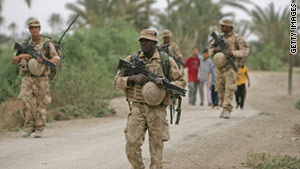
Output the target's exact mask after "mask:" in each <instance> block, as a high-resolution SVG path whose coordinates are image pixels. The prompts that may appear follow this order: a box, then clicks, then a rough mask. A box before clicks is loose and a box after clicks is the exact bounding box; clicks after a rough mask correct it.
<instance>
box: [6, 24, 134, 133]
mask: <svg viewBox="0 0 300 169" xmlns="http://www.w3.org/2000/svg"><path fill="white" fill-rule="evenodd" d="M137 39H138V32H137V31H136V30H135V28H134V26H133V24H131V23H129V24H128V22H126V21H124V20H122V19H115V20H112V21H111V22H110V23H109V24H108V25H106V26H105V27H103V28H97V29H95V28H86V29H81V30H76V31H75V32H74V33H73V34H72V35H70V34H69V35H68V36H66V38H65V39H64V41H63V47H64V49H63V56H62V59H61V61H62V64H61V65H62V66H61V70H60V71H57V75H56V77H55V78H54V80H53V81H52V82H51V83H50V88H51V94H52V100H53V101H52V104H51V105H49V107H48V109H49V112H50V113H48V116H47V122H50V121H52V120H53V119H54V120H68V119H74V118H86V117H91V116H94V117H102V116H106V115H109V114H114V113H115V111H114V110H113V109H111V108H110V107H109V99H111V98H113V97H116V96H120V95H122V92H121V91H117V90H115V89H113V78H114V75H115V73H116V72H117V64H118V60H119V58H124V57H126V56H127V55H129V54H132V53H134V52H135V51H136V50H137V49H138V48H139V45H138V40H137ZM8 43H9V44H8ZM8 43H7V44H2V45H0V67H1V69H0V79H1V81H0V103H2V102H4V101H7V100H9V99H12V98H14V99H16V98H17V96H18V94H19V85H20V84H21V79H22V76H21V75H17V65H13V64H11V59H12V56H13V52H14V51H13V44H12V43H11V42H8ZM13 107H15V106H13ZM1 113H2V112H0V114H1ZM19 114H20V113H19ZM3 119H4V117H3ZM0 123H1V121H0ZM19 123H21V119H20V120H19ZM19 127H22V126H15V127H14V126H10V128H19ZM0 128H1V124H0Z"/></svg>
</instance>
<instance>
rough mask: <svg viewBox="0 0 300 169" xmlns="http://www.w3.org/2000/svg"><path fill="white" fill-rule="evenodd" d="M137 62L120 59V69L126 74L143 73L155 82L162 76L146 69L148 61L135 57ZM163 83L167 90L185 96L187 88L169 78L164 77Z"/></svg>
mask: <svg viewBox="0 0 300 169" xmlns="http://www.w3.org/2000/svg"><path fill="white" fill-rule="evenodd" d="M134 62H135V63H131V62H128V61H126V60H124V59H120V60H119V65H118V69H121V70H124V71H125V75H126V76H131V75H137V74H143V75H145V76H147V77H148V78H149V80H150V81H152V82H155V79H157V78H162V76H161V75H158V74H155V73H153V72H150V71H148V70H146V69H145V67H146V64H147V63H146V62H145V61H143V60H141V59H139V58H135V59H134ZM162 82H163V85H164V88H165V90H166V91H169V92H171V93H173V94H174V95H178V96H185V93H186V91H187V90H186V89H184V88H181V87H178V86H176V85H174V84H172V83H170V82H169V81H168V80H166V79H164V80H163V81H162Z"/></svg>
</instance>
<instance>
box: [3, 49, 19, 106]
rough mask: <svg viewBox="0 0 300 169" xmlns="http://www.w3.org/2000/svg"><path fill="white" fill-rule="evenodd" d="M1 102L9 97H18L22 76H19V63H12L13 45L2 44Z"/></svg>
mask: <svg viewBox="0 0 300 169" xmlns="http://www.w3.org/2000/svg"><path fill="white" fill-rule="evenodd" d="M0 53H1V54H0V67H1V69H0V79H1V80H0V103H2V102H3V101H5V100H6V99H7V98H12V97H17V95H18V93H19V85H20V83H21V79H22V77H20V76H18V69H17V65H13V64H12V56H13V53H14V51H13V46H12V45H8V46H7V45H1V46H0Z"/></svg>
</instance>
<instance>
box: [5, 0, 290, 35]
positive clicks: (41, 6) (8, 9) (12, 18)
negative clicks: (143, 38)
mask: <svg viewBox="0 0 300 169" xmlns="http://www.w3.org/2000/svg"><path fill="white" fill-rule="evenodd" d="M76 1H77V0H32V4H31V7H30V8H29V7H28V6H27V4H26V3H25V0H4V1H3V10H2V16H3V17H4V19H5V20H4V27H2V28H1V29H0V31H1V32H4V33H6V34H8V35H10V34H11V33H10V31H9V30H8V25H9V24H10V23H12V22H14V23H16V24H17V33H18V34H21V32H24V31H27V30H28V29H27V27H26V26H25V25H26V24H25V22H26V20H27V19H28V18H29V17H35V18H38V19H39V20H40V23H41V25H42V31H41V32H49V33H50V32H51V27H50V26H49V25H48V22H47V21H48V19H49V17H50V15H51V14H52V13H58V14H60V15H61V16H62V18H63V19H64V22H66V21H67V19H68V18H69V16H70V15H71V13H72V12H71V11H70V10H68V9H66V7H65V6H66V4H67V3H76ZM170 1H172V0H170ZM214 1H216V2H217V1H218V0H214ZM252 2H254V3H255V4H257V5H259V6H261V7H262V8H264V7H266V6H267V5H268V4H269V3H271V2H274V4H275V8H276V10H278V11H279V10H280V9H281V8H282V7H285V6H287V5H289V3H290V0H252ZM166 7H167V0H157V2H156V3H155V4H154V5H153V8H156V9H160V10H161V11H162V10H164V9H165V8H166ZM248 8H249V9H251V8H250V6H249V7H248ZM223 12H233V13H235V15H236V16H235V18H234V19H236V20H241V19H246V20H250V18H249V16H247V15H246V14H245V13H244V12H243V11H241V10H237V9H235V8H230V7H226V8H223ZM65 27H67V25H65Z"/></svg>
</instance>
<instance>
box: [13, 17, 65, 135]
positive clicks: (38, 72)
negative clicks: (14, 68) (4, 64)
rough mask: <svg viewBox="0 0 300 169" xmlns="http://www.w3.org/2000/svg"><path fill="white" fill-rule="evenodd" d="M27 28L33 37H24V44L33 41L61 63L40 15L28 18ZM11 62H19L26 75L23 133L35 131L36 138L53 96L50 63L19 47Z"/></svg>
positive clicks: (38, 51) (23, 83) (44, 121)
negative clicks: (21, 51) (43, 26)
mask: <svg viewBox="0 0 300 169" xmlns="http://www.w3.org/2000/svg"><path fill="white" fill-rule="evenodd" d="M28 28H29V32H30V34H31V37H30V38H29V39H27V40H25V41H24V42H23V43H22V45H26V44H28V43H31V44H32V45H33V46H34V47H33V49H34V50H35V51H36V52H37V53H40V54H42V56H43V57H44V58H45V59H47V60H49V61H50V62H52V63H54V64H56V65H59V64H60V57H59V56H58V54H57V52H56V49H55V47H54V44H53V43H51V42H49V41H48V40H47V38H46V37H43V36H42V35H40V31H41V25H40V22H39V21H38V20H37V19H32V20H30V21H29V22H28ZM46 42H47V45H46ZM46 46H47V47H46ZM46 56H47V57H48V58H47V57H46ZM12 63H13V64H19V69H20V74H22V75H24V78H23V79H22V84H21V86H20V89H21V91H20V94H19V96H18V99H20V100H21V104H22V105H21V113H22V114H23V115H24V117H25V124H24V125H25V129H24V131H23V137H29V136H30V135H31V133H32V132H34V131H35V138H40V137H42V132H43V130H44V128H45V123H46V111H47V105H48V104H50V103H51V100H52V99H51V94H50V90H49V76H50V74H51V70H50V67H48V66H46V65H45V64H43V61H42V59H40V58H38V59H35V58H33V57H32V56H31V55H30V54H24V53H20V51H16V53H15V54H14V56H13V59H12ZM34 107H36V113H35V115H34V113H33V108H34Z"/></svg>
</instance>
